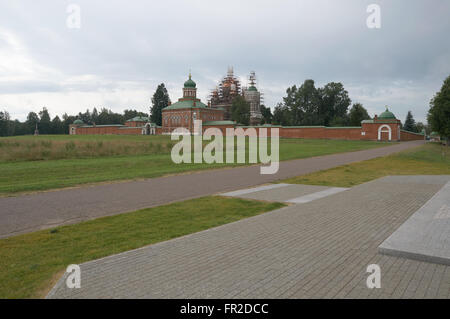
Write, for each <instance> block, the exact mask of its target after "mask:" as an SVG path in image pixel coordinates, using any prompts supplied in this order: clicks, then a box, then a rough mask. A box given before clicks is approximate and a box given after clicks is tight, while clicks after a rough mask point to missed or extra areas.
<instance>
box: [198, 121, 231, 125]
mask: <svg viewBox="0 0 450 319" xmlns="http://www.w3.org/2000/svg"><path fill="white" fill-rule="evenodd" d="M202 124H203V125H235V124H236V122H235V121H207V122H203V123H202Z"/></svg>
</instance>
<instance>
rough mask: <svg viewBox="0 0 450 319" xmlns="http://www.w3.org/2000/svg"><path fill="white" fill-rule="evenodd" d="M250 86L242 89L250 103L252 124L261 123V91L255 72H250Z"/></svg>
mask: <svg viewBox="0 0 450 319" xmlns="http://www.w3.org/2000/svg"><path fill="white" fill-rule="evenodd" d="M249 82H250V86H249V87H248V88H244V90H243V91H242V93H243V96H244V98H245V100H246V101H247V102H248V103H249V104H250V125H259V124H261V121H262V118H263V116H262V114H261V93H260V92H259V91H258V89H257V88H256V86H255V85H256V77H255V72H251V73H250V77H249Z"/></svg>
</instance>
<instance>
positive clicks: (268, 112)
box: [261, 105, 273, 124]
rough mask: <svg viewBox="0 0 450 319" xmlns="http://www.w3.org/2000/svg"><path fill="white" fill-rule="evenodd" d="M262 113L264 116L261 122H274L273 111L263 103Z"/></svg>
mask: <svg viewBox="0 0 450 319" xmlns="http://www.w3.org/2000/svg"><path fill="white" fill-rule="evenodd" d="M261 114H262V116H263V119H262V121H261V124H271V123H272V117H273V115H272V111H271V110H270V107H266V106H265V105H261Z"/></svg>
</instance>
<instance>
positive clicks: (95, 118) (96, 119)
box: [91, 107, 98, 124]
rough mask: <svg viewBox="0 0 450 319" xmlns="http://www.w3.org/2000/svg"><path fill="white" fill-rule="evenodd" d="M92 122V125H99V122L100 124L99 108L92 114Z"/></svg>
mask: <svg viewBox="0 0 450 319" xmlns="http://www.w3.org/2000/svg"><path fill="white" fill-rule="evenodd" d="M91 121H92V124H94V123H95V124H97V122H98V111H97V108H95V107H94V109H93V110H92V113H91Z"/></svg>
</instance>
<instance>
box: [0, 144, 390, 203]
mask: <svg viewBox="0 0 450 319" xmlns="http://www.w3.org/2000/svg"><path fill="white" fill-rule="evenodd" d="M175 143H176V141H171V140H170V136H138V135H132V136H124V135H122V136H121V135H80V136H76V135H75V136H69V135H55V136H51V135H48V136H36V137H35V136H20V137H8V138H0V195H2V196H5V195H11V194H15V193H19V192H31V191H40V190H48V189H55V188H62V187H70V186H76V185H81V184H86V183H98V182H106V181H117V180H131V179H139V178H151V177H158V176H163V175H168V174H177V173H183V172H187V171H194V170H202V169H211V168H220V167H225V166H230V165H238V164H206V163H201V164H194V163H192V164H189V163H183V164H175V163H173V162H172V160H171V157H170V150H171V149H172V146H173V145H174V144H175ZM204 143H208V142H204ZM386 145H389V143H380V142H372V141H343V140H307V139H281V140H280V160H290V159H297V158H306V157H311V156H319V155H327V154H332V153H341V152H348V151H358V150H362V149H369V148H375V147H381V146H386Z"/></svg>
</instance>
